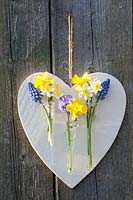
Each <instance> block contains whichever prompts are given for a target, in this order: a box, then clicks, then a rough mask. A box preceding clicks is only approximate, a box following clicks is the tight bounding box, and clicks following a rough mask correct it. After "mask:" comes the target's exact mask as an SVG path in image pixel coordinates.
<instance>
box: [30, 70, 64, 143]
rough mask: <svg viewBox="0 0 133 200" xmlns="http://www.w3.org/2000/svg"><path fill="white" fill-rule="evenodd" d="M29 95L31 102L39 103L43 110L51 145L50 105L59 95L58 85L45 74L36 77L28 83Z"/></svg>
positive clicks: (51, 117)
mask: <svg viewBox="0 0 133 200" xmlns="http://www.w3.org/2000/svg"><path fill="white" fill-rule="evenodd" d="M28 88H29V94H30V96H31V99H32V101H34V102H36V103H40V104H41V105H42V107H43V109H44V113H45V117H46V119H47V125H48V127H47V133H48V142H49V144H50V145H52V144H53V141H52V132H53V116H52V115H53V113H52V105H53V104H54V102H55V101H56V98H58V97H59V96H60V95H61V94H60V85H59V84H57V83H54V78H52V77H50V76H48V73H47V72H44V73H43V74H42V75H38V76H36V77H35V79H34V83H31V82H29V83H28ZM44 98H45V99H46V101H45V102H46V103H43V99H44Z"/></svg>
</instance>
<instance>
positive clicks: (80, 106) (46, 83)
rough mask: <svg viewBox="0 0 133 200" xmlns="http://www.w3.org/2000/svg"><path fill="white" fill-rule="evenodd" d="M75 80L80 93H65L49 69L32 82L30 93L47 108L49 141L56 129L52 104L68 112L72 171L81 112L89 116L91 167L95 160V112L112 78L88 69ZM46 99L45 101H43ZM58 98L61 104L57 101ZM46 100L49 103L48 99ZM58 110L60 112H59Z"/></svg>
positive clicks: (89, 155) (70, 165) (75, 76)
mask: <svg viewBox="0 0 133 200" xmlns="http://www.w3.org/2000/svg"><path fill="white" fill-rule="evenodd" d="M72 84H73V85H74V89H75V90H76V91H77V96H78V97H74V96H72V95H62V94H61V92H60V91H61V86H60V85H59V84H57V83H55V80H54V78H53V77H50V76H49V75H48V73H47V72H45V73H43V74H42V75H38V76H36V77H35V79H34V82H33V83H31V82H29V83H28V88H29V94H30V96H31V99H32V101H34V102H36V103H40V104H41V105H42V107H43V109H44V113H45V116H46V119H47V125H48V127H47V132H48V142H49V143H50V145H52V144H53V141H52V132H53V112H52V106H53V104H54V105H57V108H58V109H59V110H60V111H61V112H63V113H65V114H66V115H67V121H66V133H67V138H68V171H69V172H72V168H73V167H72V160H73V159H72V158H73V156H72V147H73V143H74V135H73V134H72V129H73V128H74V127H76V126H77V124H78V118H79V117H80V116H81V115H85V117H86V127H87V152H88V159H89V165H88V168H89V170H91V168H92V164H93V158H92V136H91V129H92V123H93V118H94V114H95V111H96V107H97V104H98V102H99V101H100V100H103V99H104V98H105V97H106V95H107V93H108V90H109V86H110V80H109V79H107V80H105V81H103V82H102V81H100V80H98V79H94V78H93V77H92V76H90V75H89V74H88V73H87V72H85V73H84V74H83V76H81V77H80V76H78V75H77V74H75V75H74V76H73V78H72ZM43 99H45V101H43ZM55 101H57V104H55ZM44 102H45V103H44ZM55 114H56V113H55Z"/></svg>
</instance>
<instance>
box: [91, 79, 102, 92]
mask: <svg viewBox="0 0 133 200" xmlns="http://www.w3.org/2000/svg"><path fill="white" fill-rule="evenodd" d="M90 87H91V88H92V91H93V92H94V94H97V92H98V91H101V90H102V86H101V81H99V80H94V81H92V82H91V83H90Z"/></svg>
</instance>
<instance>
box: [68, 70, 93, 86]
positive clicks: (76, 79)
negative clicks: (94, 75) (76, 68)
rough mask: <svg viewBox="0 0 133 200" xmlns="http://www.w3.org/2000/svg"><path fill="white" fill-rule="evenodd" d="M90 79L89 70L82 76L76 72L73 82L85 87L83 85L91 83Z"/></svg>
mask: <svg viewBox="0 0 133 200" xmlns="http://www.w3.org/2000/svg"><path fill="white" fill-rule="evenodd" d="M90 80H91V77H90V75H89V74H88V73H87V72H85V73H84V74H83V76H82V77H80V76H78V75H77V74H75V75H74V76H73V78H72V83H73V84H75V85H79V86H80V87H83V85H84V84H85V83H89V81H90Z"/></svg>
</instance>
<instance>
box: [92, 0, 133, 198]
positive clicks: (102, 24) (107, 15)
mask: <svg viewBox="0 0 133 200" xmlns="http://www.w3.org/2000/svg"><path fill="white" fill-rule="evenodd" d="M131 4H132V3H131V1H130V0H128V1H124V0H121V1H113V0H106V1H101V0H98V1H92V11H93V16H92V25H93V38H94V41H93V43H94V63H95V65H96V66H97V70H98V71H103V72H108V73H111V74H112V75H114V76H116V77H117V78H118V79H119V80H120V81H121V82H122V84H123V86H124V88H125V90H126V94H127V109H126V115H125V118H124V121H123V124H122V127H121V129H120V131H119V135H118V137H117V139H116V141H115V143H114V144H113V146H112V148H111V149H110V151H109V152H108V154H107V155H106V156H105V158H104V159H103V160H102V162H101V163H100V164H99V165H98V167H97V168H96V179H97V193H98V199H99V200H104V199H105V200H119V199H120V200H131V199H133V176H132V174H133V151H132V144H133V126H132V115H133V106H132V105H133V68H132V48H131V46H132V19H131V18H132V6H131ZM118 95H119V91H118Z"/></svg>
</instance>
